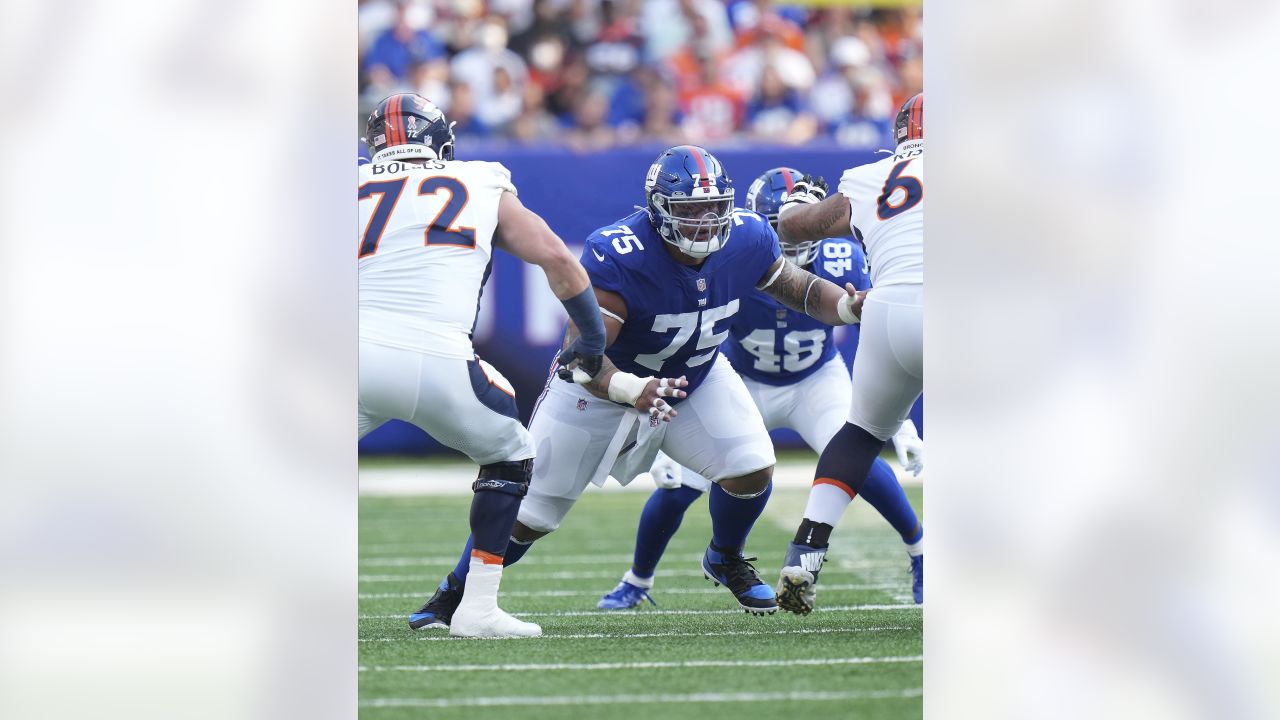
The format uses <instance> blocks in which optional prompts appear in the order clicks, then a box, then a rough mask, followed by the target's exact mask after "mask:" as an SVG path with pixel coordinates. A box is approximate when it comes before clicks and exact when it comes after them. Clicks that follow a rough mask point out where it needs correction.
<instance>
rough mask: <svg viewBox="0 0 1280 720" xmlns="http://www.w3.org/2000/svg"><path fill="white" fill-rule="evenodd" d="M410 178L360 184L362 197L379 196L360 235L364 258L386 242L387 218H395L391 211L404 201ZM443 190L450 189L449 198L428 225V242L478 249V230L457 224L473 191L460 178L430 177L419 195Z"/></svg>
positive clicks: (419, 190) (424, 242)
mask: <svg viewBox="0 0 1280 720" xmlns="http://www.w3.org/2000/svg"><path fill="white" fill-rule="evenodd" d="M405 181H406V179H405V178H401V179H399V180H385V181H382V182H370V183H365V184H364V185H361V186H360V199H361V200H365V199H368V198H371V197H374V196H375V195H376V196H377V200H375V201H374V202H375V205H374V206H373V213H371V214H370V215H369V222H368V224H366V225H365V228H364V232H363V233H362V234H361V237H360V257H362V258H363V257H368V256H370V255H372V254H374V253H376V252H378V243H379V242H381V241H382V233H383V231H384V230H386V229H387V221H389V220H390V219H391V213H393V212H394V211H395V209H396V204H397V203H399V202H400V194H401V193H402V192H404V184H405ZM441 190H443V191H445V192H447V193H448V194H449V195H448V199H446V200H445V203H444V205H442V206H441V207H440V210H439V212H437V213H436V216H435V218H434V219H433V220H432V221H431V223H430V224H429V225H428V226H427V229H426V231H425V232H424V233H423V235H424V238H423V244H424V245H454V246H458V247H466V248H474V247H475V246H476V230H475V228H468V227H454V225H453V223H454V221H455V220H457V219H458V215H459V214H461V213H462V209H463V208H465V207H466V206H467V200H468V199H469V198H470V194H469V193H468V192H467V186H466V185H463V184H462V183H461V182H460V181H459V180H458V179H457V178H451V177H443V176H436V177H429V178H427V179H426V180H423V181H422V184H420V185H418V195H420V196H421V195H436V194H437V193H439V192H440V191H441ZM387 197H390V198H391V202H386V199H387Z"/></svg>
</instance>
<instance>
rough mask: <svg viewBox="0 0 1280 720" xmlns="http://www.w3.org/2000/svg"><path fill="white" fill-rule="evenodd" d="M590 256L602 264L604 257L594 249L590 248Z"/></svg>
mask: <svg viewBox="0 0 1280 720" xmlns="http://www.w3.org/2000/svg"><path fill="white" fill-rule="evenodd" d="M591 254H592V255H595V256H596V259H597V260H599V261H600V262H604V256H603V255H601V254H600V253H598V252H596V249H595V248H591Z"/></svg>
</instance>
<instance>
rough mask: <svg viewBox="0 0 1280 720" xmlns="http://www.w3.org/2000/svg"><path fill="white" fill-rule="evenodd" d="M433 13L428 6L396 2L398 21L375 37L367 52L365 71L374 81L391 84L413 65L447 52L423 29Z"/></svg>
mask: <svg viewBox="0 0 1280 720" xmlns="http://www.w3.org/2000/svg"><path fill="white" fill-rule="evenodd" d="M429 17H430V13H429V11H427V10H426V8H425V6H422V5H419V4H417V3H411V2H402V3H400V4H399V5H397V6H396V21H395V24H394V25H392V26H391V27H390V28H389V29H387V30H386V31H385V32H383V33H382V35H380V36H379V37H378V39H377V40H375V41H374V43H373V47H372V48H370V49H369V52H368V54H366V55H365V56H364V64H365V75H366V76H367V77H368V78H370V80H371V82H373V83H375V84H380V85H391V84H393V81H396V80H404V79H406V78H407V77H408V75H409V68H410V66H411V65H413V64H415V63H420V62H427V61H429V60H431V59H433V58H438V57H441V56H443V55H444V46H443V45H441V44H440V41H439V40H436V39H435V38H434V37H433V36H432V35H431V33H428V32H427V31H426V30H423V29H422V28H423V26H424V25H425V24H426V22H427V19H428V18H429Z"/></svg>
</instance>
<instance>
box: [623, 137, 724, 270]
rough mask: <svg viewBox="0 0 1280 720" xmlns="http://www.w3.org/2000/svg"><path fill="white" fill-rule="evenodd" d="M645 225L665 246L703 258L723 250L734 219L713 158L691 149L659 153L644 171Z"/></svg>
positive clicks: (682, 147) (720, 170)
mask: <svg viewBox="0 0 1280 720" xmlns="http://www.w3.org/2000/svg"><path fill="white" fill-rule="evenodd" d="M644 194H645V204H646V208H645V209H646V210H647V211H648V213H649V221H650V222H652V223H653V227H654V229H655V230H657V231H658V234H659V235H661V236H662V239H663V240H665V241H666V242H668V243H670V244H672V245H674V246H676V247H677V248H679V249H680V251H681V252H683V253H684V254H686V255H689V256H690V257H694V258H699V259H701V258H705V257H707V256H708V255H710V254H711V253H713V252H715V251H717V250H719V249H720V248H722V247H724V244H725V242H727V241H728V240H729V228H730V223H731V222H732V220H733V181H732V180H730V179H729V176H728V175H726V174H725V171H724V166H722V165H721V164H720V161H719V160H716V158H715V156H713V155H712V154H711V153H709V152H707V151H706V150H704V149H702V148H700V147H697V146H695V145H680V146H677V147H673V148H670V149H669V150H666V151H664V152H663V153H662V154H661V155H659V156H658V159H657V160H655V161H654V162H653V165H651V166H650V167H649V174H648V176H647V177H646V178H645V183H644Z"/></svg>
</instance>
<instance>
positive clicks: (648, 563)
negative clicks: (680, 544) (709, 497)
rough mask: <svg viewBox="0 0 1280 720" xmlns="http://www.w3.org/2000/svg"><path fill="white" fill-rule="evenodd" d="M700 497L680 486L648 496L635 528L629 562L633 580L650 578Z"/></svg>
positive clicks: (689, 488) (660, 490)
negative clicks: (685, 514) (632, 556)
mask: <svg viewBox="0 0 1280 720" xmlns="http://www.w3.org/2000/svg"><path fill="white" fill-rule="evenodd" d="M700 497H702V491H701V490H695V489H694V488H691V487H688V486H685V485H681V486H680V487H678V488H658V489H657V490H654V491H653V494H652V495H650V496H649V500H648V502H646V503H645V504H644V511H643V512H641V513H640V525H639V527H637V528H636V553H635V557H634V558H632V560H631V572H632V573H634V574H635V575H636V576H637V577H642V578H649V577H653V572H654V570H656V569H657V567H658V562H659V561H660V560H662V553H664V552H666V550H667V543H668V542H669V541H670V540H671V536H672V535H675V534H676V530H679V529H680V522H681V521H682V520H684V513H685V511H686V510H688V509H689V506H690V505H692V504H693V501H694V500H697V499H698V498H700Z"/></svg>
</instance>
